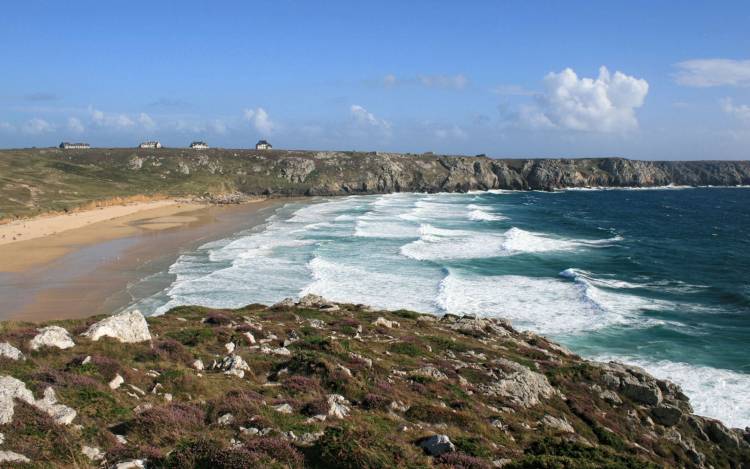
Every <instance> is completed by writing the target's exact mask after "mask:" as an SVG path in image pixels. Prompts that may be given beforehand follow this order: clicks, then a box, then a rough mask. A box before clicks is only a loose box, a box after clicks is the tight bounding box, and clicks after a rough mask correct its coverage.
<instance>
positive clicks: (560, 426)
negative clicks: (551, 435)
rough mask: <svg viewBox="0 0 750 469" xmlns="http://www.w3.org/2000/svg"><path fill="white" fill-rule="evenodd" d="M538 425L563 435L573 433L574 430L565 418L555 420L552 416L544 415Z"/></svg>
mask: <svg viewBox="0 0 750 469" xmlns="http://www.w3.org/2000/svg"><path fill="white" fill-rule="evenodd" d="M540 423H541V424H542V425H543V426H544V427H546V428H551V429H553V430H557V431H560V432H563V433H575V432H576V431H575V429H574V428H573V426H572V425H571V424H570V423H568V421H567V420H565V418H564V417H563V418H557V417H553V416H552V415H549V414H546V415H545V416H544V417H542V420H541V421H540Z"/></svg>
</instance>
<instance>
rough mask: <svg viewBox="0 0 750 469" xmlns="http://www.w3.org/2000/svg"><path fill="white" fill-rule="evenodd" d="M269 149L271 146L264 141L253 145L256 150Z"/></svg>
mask: <svg viewBox="0 0 750 469" xmlns="http://www.w3.org/2000/svg"><path fill="white" fill-rule="evenodd" d="M271 148H273V146H271V144H270V143H268V142H267V141H265V140H258V143H256V144H255V149H256V150H270V149H271Z"/></svg>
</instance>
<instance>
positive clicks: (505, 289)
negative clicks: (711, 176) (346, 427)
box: [135, 188, 750, 427]
mask: <svg viewBox="0 0 750 469" xmlns="http://www.w3.org/2000/svg"><path fill="white" fill-rule="evenodd" d="M157 275H160V276H162V277H163V278H162V280H163V281H166V282H167V283H168V284H169V287H168V288H166V289H165V290H163V291H161V292H159V293H158V294H156V295H152V296H149V297H147V298H145V299H142V300H140V301H138V302H137V303H136V304H135V306H138V307H140V308H141V310H142V311H144V312H145V313H147V314H161V313H163V312H165V311H166V310H168V309H169V308H171V307H174V306H177V305H183V304H198V305H205V306H212V307H239V306H243V305H246V304H249V303H266V304H271V303H274V302H277V301H279V300H281V299H283V298H285V297H298V296H301V295H305V294H307V293H315V294H319V295H322V296H324V297H326V298H328V299H331V300H336V301H342V302H353V303H365V304H369V305H373V306H376V307H382V308H388V309H400V308H406V309H412V310H415V311H422V312H432V313H436V314H442V313H446V312H450V313H456V314H461V313H468V314H475V315H479V316H492V317H503V318H508V319H510V320H511V321H512V322H513V324H514V326H515V327H516V328H518V329H522V330H532V331H535V332H538V333H541V334H544V335H547V336H549V337H551V338H552V339H554V340H556V341H558V342H561V343H563V344H565V345H567V346H568V347H570V348H571V349H573V350H574V351H576V352H577V353H579V354H581V355H583V356H585V357H589V358H593V359H597V360H619V361H624V362H627V363H631V364H636V365H639V366H642V367H644V368H645V369H646V370H648V371H649V372H651V373H652V374H654V375H655V376H657V377H660V378H666V379H670V380H672V381H674V382H676V383H678V384H680V385H681V386H682V387H683V390H684V391H685V392H686V394H687V395H688V396H690V398H691V402H692V404H693V407H694V408H695V411H696V413H698V414H701V415H705V416H709V417H714V418H718V419H721V420H722V421H723V422H725V423H726V424H728V425H730V426H735V427H745V426H750V190H748V189H743V188H665V189H651V190H603V189H602V190H565V191H558V192H520V191H518V192H516V191H489V192H471V193H467V194H413V193H402V194H390V195H373V196H351V197H341V198H330V199H318V200H316V201H315V202H314V203H290V204H287V205H285V206H284V207H282V208H280V209H278V210H277V211H276V213H275V214H274V215H273V216H272V217H271V218H270V219H269V220H268V222H267V223H266V224H265V225H263V226H261V227H258V228H256V229H253V230H251V231H247V232H242V233H238V234H236V235H234V236H232V237H230V238H227V239H223V240H220V241H216V242H211V243H209V244H206V245H204V246H201V247H200V248H198V249H196V250H194V251H190V252H187V253H184V254H183V255H181V256H180V258H179V259H178V260H177V262H175V263H174V264H173V265H172V266H171V267H170V269H169V271H168V272H163V273H160V274H157Z"/></svg>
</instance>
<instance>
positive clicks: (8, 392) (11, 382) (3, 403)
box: [0, 376, 34, 425]
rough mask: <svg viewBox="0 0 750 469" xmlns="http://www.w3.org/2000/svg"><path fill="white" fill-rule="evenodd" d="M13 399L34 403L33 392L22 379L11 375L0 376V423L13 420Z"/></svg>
mask: <svg viewBox="0 0 750 469" xmlns="http://www.w3.org/2000/svg"><path fill="white" fill-rule="evenodd" d="M14 399H18V400H20V401H23V402H26V403H27V404H32V405H33V404H34V394H33V393H32V392H31V391H30V390H29V389H28V388H26V384H24V382H23V381H21V380H18V379H16V378H13V377H11V376H0V425H3V424H6V423H10V422H12V421H13V413H14V411H13V409H14V408H15V402H13V401H14Z"/></svg>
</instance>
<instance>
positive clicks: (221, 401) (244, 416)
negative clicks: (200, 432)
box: [207, 389, 264, 425]
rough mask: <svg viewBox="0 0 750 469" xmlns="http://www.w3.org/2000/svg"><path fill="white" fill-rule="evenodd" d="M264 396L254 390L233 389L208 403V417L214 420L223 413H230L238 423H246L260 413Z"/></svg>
mask: <svg viewBox="0 0 750 469" xmlns="http://www.w3.org/2000/svg"><path fill="white" fill-rule="evenodd" d="M263 399H264V397H263V396H262V395H261V394H258V393H257V392H254V391H248V390H244V389H235V390H231V391H228V392H227V393H226V394H225V395H224V396H223V397H221V398H217V399H214V400H212V401H210V402H209V403H208V412H207V414H208V419H209V421H211V422H215V421H216V419H218V418H219V417H220V416H222V415H224V414H227V413H229V414H232V415H233V416H234V418H235V421H236V422H237V424H238V425H246V424H247V423H248V422H250V421H251V419H252V418H253V417H255V416H257V415H258V414H259V413H260V408H261V406H262V405H263V404H262V402H263Z"/></svg>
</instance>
